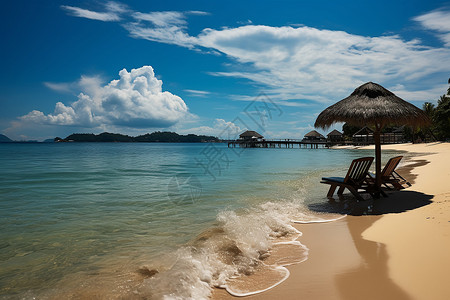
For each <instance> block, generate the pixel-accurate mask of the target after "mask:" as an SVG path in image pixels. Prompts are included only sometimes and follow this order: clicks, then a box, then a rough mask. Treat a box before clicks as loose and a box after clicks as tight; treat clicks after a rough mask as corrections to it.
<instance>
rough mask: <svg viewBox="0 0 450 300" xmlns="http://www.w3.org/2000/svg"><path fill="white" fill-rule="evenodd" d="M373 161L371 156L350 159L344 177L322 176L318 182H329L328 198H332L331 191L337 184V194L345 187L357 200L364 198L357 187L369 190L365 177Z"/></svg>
mask: <svg viewBox="0 0 450 300" xmlns="http://www.w3.org/2000/svg"><path fill="white" fill-rule="evenodd" d="M372 162H373V157H363V158H358V159H355V160H353V161H352V163H351V165H350V168H349V169H348V172H347V175H345V177H323V178H322V181H321V182H320V183H325V184H329V185H331V186H330V189H329V190H328V194H327V197H328V199H332V198H333V193H334V191H335V190H336V188H337V187H338V186H339V190H338V192H337V194H338V195H342V193H343V192H344V190H345V189H346V188H347V189H348V190H349V191H350V192H351V193H352V194H353V195H354V196H355V197H356V199H358V200H364V199H363V198H362V197H361V195H360V193H358V190H359V189H364V190H365V191H366V192H367V191H368V190H369V185H368V184H367V181H366V179H367V177H368V171H369V168H370V165H371V164H372Z"/></svg>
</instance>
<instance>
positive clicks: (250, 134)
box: [239, 130, 264, 142]
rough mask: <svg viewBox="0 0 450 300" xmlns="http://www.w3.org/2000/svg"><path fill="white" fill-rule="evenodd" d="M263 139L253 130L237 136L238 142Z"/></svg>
mask: <svg viewBox="0 0 450 300" xmlns="http://www.w3.org/2000/svg"><path fill="white" fill-rule="evenodd" d="M263 138H264V137H263V136H262V135H260V134H259V133H257V132H256V131H253V130H247V131H245V132H243V133H241V134H240V135H239V140H240V141H246V142H247V141H253V142H255V141H260V140H262V139H263Z"/></svg>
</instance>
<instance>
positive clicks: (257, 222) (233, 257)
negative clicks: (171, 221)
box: [139, 202, 345, 299]
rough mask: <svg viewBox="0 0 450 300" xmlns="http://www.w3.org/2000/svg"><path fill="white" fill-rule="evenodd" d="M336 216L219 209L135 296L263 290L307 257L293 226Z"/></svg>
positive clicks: (287, 206)
mask: <svg viewBox="0 0 450 300" xmlns="http://www.w3.org/2000/svg"><path fill="white" fill-rule="evenodd" d="M343 217H345V216H342V217H335V216H333V217H330V218H329V219H325V216H321V217H319V216H317V215H313V214H312V213H309V214H308V213H307V212H306V211H305V208H304V206H303V205H300V204H299V203H291V202H276V203H275V202H266V203H263V204H260V205H258V206H256V207H254V208H249V209H245V210H242V211H240V212H236V211H233V210H227V211H222V212H220V213H219V214H218V215H217V226H216V227H214V228H211V229H210V230H207V231H205V232H203V233H202V234H200V235H199V236H198V237H197V238H196V239H195V240H193V241H192V242H190V243H188V244H187V245H185V246H183V247H181V248H179V249H178V250H177V251H176V252H175V253H173V254H171V255H167V256H166V257H165V259H164V263H162V264H161V265H160V267H159V268H157V269H154V268H151V267H147V268H148V269H149V270H152V272H153V274H154V275H153V274H152V275H153V276H151V277H150V278H147V279H145V280H144V282H143V284H142V285H141V288H140V290H139V293H140V294H141V295H146V296H150V297H151V298H152V299H207V298H208V297H209V296H210V295H211V291H212V288H213V287H219V288H224V289H226V290H227V291H228V293H230V294H231V295H234V296H248V295H253V294H257V293H261V292H264V291H267V290H269V289H271V288H273V287H275V286H277V285H279V284H280V283H281V282H283V281H285V280H286V279H287V278H288V277H289V271H288V270H287V269H286V266H289V265H292V264H298V263H302V262H304V261H306V260H307V259H308V253H309V249H308V248H307V246H305V245H303V244H302V243H301V242H300V241H298V240H297V239H298V238H299V237H300V236H301V235H302V233H301V232H300V231H299V230H297V229H296V228H294V227H293V226H292V219H300V218H302V219H303V220H304V221H301V220H298V221H296V222H305V223H317V222H331V221H335V220H339V219H341V218H343Z"/></svg>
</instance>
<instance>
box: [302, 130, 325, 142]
mask: <svg viewBox="0 0 450 300" xmlns="http://www.w3.org/2000/svg"><path fill="white" fill-rule="evenodd" d="M325 140H326V138H325V137H324V136H323V135H321V134H320V133H318V132H317V131H315V130H313V131H310V132H308V133H307V134H305V136H304V138H303V141H305V142H324V141H325Z"/></svg>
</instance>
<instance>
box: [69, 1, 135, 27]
mask: <svg viewBox="0 0 450 300" xmlns="http://www.w3.org/2000/svg"><path fill="white" fill-rule="evenodd" d="M104 7H105V11H104V12H97V11H92V10H88V9H84V8H80V7H76V6H68V5H62V6H61V8H62V9H64V10H66V11H67V12H68V13H69V14H71V15H72V16H75V17H80V18H86V19H91V20H98V21H104V22H113V21H120V20H121V19H122V18H121V17H120V14H122V13H125V12H127V11H128V9H127V7H126V6H125V5H124V4H121V3H117V2H113V1H110V2H107V3H106V4H105V5H104Z"/></svg>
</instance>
